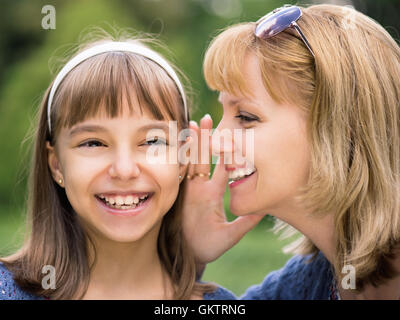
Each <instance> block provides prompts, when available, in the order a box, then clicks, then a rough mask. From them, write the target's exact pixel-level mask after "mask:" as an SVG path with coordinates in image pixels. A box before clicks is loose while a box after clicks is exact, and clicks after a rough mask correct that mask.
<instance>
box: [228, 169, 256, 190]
mask: <svg viewBox="0 0 400 320" xmlns="http://www.w3.org/2000/svg"><path fill="white" fill-rule="evenodd" d="M256 172H257V171H254V172H253V173H252V174H250V175H249V176H247V177H245V178H243V179H240V180H238V181H233V182H231V183H229V189H232V188H234V187H236V186H238V185H240V184H242V183H244V182H246V181H248V180H249V179H250V178H251V177H252V176H254V174H255V173H256Z"/></svg>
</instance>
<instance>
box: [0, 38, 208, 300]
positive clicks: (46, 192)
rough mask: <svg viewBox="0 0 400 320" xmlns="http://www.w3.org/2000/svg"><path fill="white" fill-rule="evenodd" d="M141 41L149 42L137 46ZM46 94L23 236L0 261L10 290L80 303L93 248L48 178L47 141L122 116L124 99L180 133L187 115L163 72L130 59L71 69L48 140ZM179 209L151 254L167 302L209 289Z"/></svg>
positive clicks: (114, 57) (94, 60) (123, 56)
mask: <svg viewBox="0 0 400 320" xmlns="http://www.w3.org/2000/svg"><path fill="white" fill-rule="evenodd" d="M128 40H129V41H139V40H131V39H128ZM118 41H127V40H125V39H118ZM143 42H149V40H148V39H147V40H143V41H140V43H141V44H143ZM97 43H98V41H96V42H93V43H91V44H90V45H87V46H85V47H83V49H85V48H86V47H89V46H92V45H95V44H97ZM50 88H51V85H50V87H49V88H48V89H47V91H46V93H45V95H44V98H43V100H42V103H41V107H40V110H39V113H38V124H37V127H36V132H35V142H34V152H33V161H32V164H31V171H30V177H29V189H28V190H29V199H28V214H27V220H28V230H29V233H28V235H27V238H26V240H25V243H24V245H23V247H22V248H21V249H20V250H19V251H18V252H16V253H15V254H13V255H11V256H8V257H6V258H3V259H2V261H3V262H4V264H5V266H6V267H7V268H9V270H10V271H12V272H13V273H14V279H15V281H16V283H17V284H18V285H19V286H20V287H21V288H22V289H24V290H26V291H28V292H31V293H33V294H36V295H40V296H46V297H49V298H51V299H71V298H82V297H83V295H84V294H85V292H86V290H87V288H88V284H89V279H90V270H91V268H92V267H93V265H94V264H95V263H96V259H94V260H93V264H92V265H90V261H92V260H91V259H89V252H94V253H95V251H96V250H95V249H96V248H95V245H94V242H93V241H92V240H91V239H90V237H89V235H88V234H87V233H86V232H85V231H84V229H83V227H82V226H81V224H80V222H79V220H78V217H77V214H76V213H75V212H74V210H73V208H72V207H71V204H70V203H69V201H68V198H67V196H66V193H65V191H64V189H63V188H61V187H60V186H59V185H58V184H57V183H55V181H54V180H53V178H52V175H51V171H50V169H49V167H48V156H47V149H46V142H47V141H50V144H51V145H54V144H55V141H56V139H57V134H58V132H59V130H60V128H62V127H71V126H73V125H74V124H76V123H78V122H80V121H83V120H85V119H86V118H88V117H91V116H94V115H96V114H97V113H98V112H100V111H101V112H105V114H106V115H107V116H109V117H116V116H117V115H118V114H120V113H121V112H122V99H124V98H125V99H128V103H129V107H130V108H131V109H132V108H137V106H139V108H140V110H141V111H144V110H147V111H149V112H150V113H151V114H152V115H153V116H154V118H156V119H159V120H162V119H167V120H176V121H177V122H178V127H179V128H180V129H182V128H188V121H189V115H188V114H187V115H185V112H184V108H183V102H182V98H181V96H180V94H179V91H178V89H177V86H176V84H175V83H174V81H173V80H172V79H171V78H170V77H169V76H168V74H167V73H166V72H165V70H164V69H162V68H161V67H160V66H159V65H158V64H156V63H155V62H152V61H151V60H149V59H147V58H144V57H143V56H140V55H137V54H133V53H125V52H124V53H122V52H112V53H104V54H100V55H97V56H94V57H91V58H89V59H87V60H86V61H84V62H82V63H81V64H80V65H78V66H77V67H75V68H74V69H73V70H72V71H71V72H70V73H69V74H68V75H67V76H66V77H65V78H64V80H63V82H62V83H61V84H60V86H59V88H58V90H57V92H56V94H55V97H54V100H53V105H52V113H51V125H52V133H51V134H50V132H49V128H48V125H47V102H48V95H49V91H50ZM99 106H101V107H99ZM100 109H101V110H100ZM182 183H184V182H182ZM180 203H181V195H180V194H179V195H178V198H177V200H176V202H175V203H174V205H173V206H172V208H171V209H170V210H169V212H168V213H167V214H166V215H165V216H164V218H163V222H162V225H161V229H160V232H159V237H158V252H159V256H160V259H161V262H162V264H163V266H164V268H165V269H166V271H167V272H168V274H169V276H170V278H171V280H172V283H173V285H174V290H175V292H174V298H175V299H188V298H190V296H191V295H192V294H193V293H196V294H202V293H204V292H208V291H211V290H213V289H215V286H214V285H211V284H199V283H197V282H196V281H195V279H196V278H195V277H196V270H195V262H194V257H193V255H192V253H191V251H190V250H189V248H188V246H187V245H186V242H185V240H184V237H183V233H182V227H181V225H182V224H181V211H180V210H179V208H180ZM90 246H91V247H90ZM89 249H92V250H93V251H89ZM91 258H92V257H91ZM45 265H51V266H54V267H55V270H56V289H44V288H43V287H42V282H41V281H42V279H43V277H44V275H43V274H42V268H43V266H45Z"/></svg>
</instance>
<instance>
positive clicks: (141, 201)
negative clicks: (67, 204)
mask: <svg viewBox="0 0 400 320" xmlns="http://www.w3.org/2000/svg"><path fill="white" fill-rule="evenodd" d="M152 195H153V193H152V192H140V193H138V192H129V191H128V192H126V193H121V192H112V193H102V194H99V195H95V198H96V200H97V201H98V202H99V204H100V206H101V207H102V208H103V209H105V210H106V211H107V212H108V213H110V214H113V215H116V216H121V217H130V216H136V215H138V214H139V213H141V212H142V211H143V210H144V209H145V208H147V207H148V205H149V202H150V201H151V197H152Z"/></svg>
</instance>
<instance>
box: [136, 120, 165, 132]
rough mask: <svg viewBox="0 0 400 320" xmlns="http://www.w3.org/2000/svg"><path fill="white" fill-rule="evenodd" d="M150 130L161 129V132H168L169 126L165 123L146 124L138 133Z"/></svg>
mask: <svg viewBox="0 0 400 320" xmlns="http://www.w3.org/2000/svg"><path fill="white" fill-rule="evenodd" d="M149 129H161V130H164V131H167V132H168V130H169V125H168V124H166V123H165V122H156V123H149V124H145V125H143V126H141V127H140V128H139V129H138V131H147V130H149Z"/></svg>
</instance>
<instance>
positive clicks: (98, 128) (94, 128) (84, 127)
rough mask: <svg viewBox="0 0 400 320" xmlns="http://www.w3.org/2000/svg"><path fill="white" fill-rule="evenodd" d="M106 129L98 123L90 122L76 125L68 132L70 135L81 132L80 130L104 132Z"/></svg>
mask: <svg viewBox="0 0 400 320" xmlns="http://www.w3.org/2000/svg"><path fill="white" fill-rule="evenodd" d="M104 131H107V129H105V128H104V127H102V126H99V125H95V124H90V125H80V126H76V127H75V128H73V129H72V130H71V131H70V133H69V136H70V137H72V136H74V135H76V134H78V133H82V132H104Z"/></svg>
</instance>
